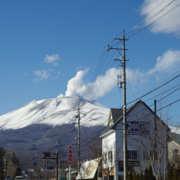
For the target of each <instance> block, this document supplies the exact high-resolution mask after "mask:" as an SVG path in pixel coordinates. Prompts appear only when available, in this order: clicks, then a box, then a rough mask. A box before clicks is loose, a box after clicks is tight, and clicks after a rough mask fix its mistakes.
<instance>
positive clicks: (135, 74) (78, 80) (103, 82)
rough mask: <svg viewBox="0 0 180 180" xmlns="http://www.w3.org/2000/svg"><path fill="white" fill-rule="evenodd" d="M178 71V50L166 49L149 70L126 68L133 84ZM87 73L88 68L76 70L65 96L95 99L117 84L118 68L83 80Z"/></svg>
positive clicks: (179, 55)
mask: <svg viewBox="0 0 180 180" xmlns="http://www.w3.org/2000/svg"><path fill="white" fill-rule="evenodd" d="M172 69H173V72H175V71H177V72H179V71H180V51H172V50H168V51H167V52H165V53H164V54H163V55H162V56H159V57H158V58H157V62H156V64H155V65H154V67H152V68H151V69H150V70H148V71H146V72H142V71H140V70H139V69H135V70H133V69H129V68H127V71H126V72H127V80H128V81H129V82H130V83H132V84H133V85H135V86H136V85H137V83H138V84H140V83H143V84H144V83H147V82H148V80H149V79H150V77H152V76H155V77H156V78H158V76H157V74H158V73H159V75H161V73H166V72H170V71H171V70H172ZM87 73H88V70H87V69H86V70H81V71H78V72H77V74H76V75H75V77H73V78H72V79H70V80H69V81H68V85H67V90H66V93H65V95H66V96H76V95H80V96H82V97H84V98H86V99H90V100H92V99H93V100H96V99H98V98H99V97H103V96H105V95H106V94H107V93H108V92H110V91H111V90H112V89H113V88H114V87H115V86H117V75H118V74H119V69H116V68H110V69H108V70H107V71H106V73H105V74H104V75H101V76H98V77H97V78H96V80H95V81H94V82H89V83H86V82H84V80H83V79H84V77H85V75H86V74H87Z"/></svg>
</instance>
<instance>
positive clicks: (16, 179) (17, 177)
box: [15, 176, 25, 180]
mask: <svg viewBox="0 0 180 180" xmlns="http://www.w3.org/2000/svg"><path fill="white" fill-rule="evenodd" d="M15 180H25V179H24V177H23V176H16V178H15Z"/></svg>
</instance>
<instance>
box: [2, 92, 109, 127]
mask: <svg viewBox="0 0 180 180" xmlns="http://www.w3.org/2000/svg"><path fill="white" fill-rule="evenodd" d="M78 107H80V111H81V125H82V126H85V127H92V126H106V125H107V119H108V115H109V109H108V108H105V107H103V106H102V105H100V104H98V103H96V102H94V101H88V100H85V99H83V98H81V97H78V96H63V97H60V96H58V97H57V98H52V99H45V100H40V101H35V100H34V101H32V102H30V103H28V104H26V105H24V106H22V107H20V108H19V109H16V110H14V111H12V112H9V113H7V114H4V115H2V116H0V129H1V130H7V129H20V128H24V127H27V126H30V125H33V124H46V125H51V126H53V127H54V126H61V125H65V124H71V123H74V122H76V118H75V117H76V116H77V113H78V111H77V109H78Z"/></svg>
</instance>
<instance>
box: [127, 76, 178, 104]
mask: <svg viewBox="0 0 180 180" xmlns="http://www.w3.org/2000/svg"><path fill="white" fill-rule="evenodd" d="M179 76H180V74H178V75H176V76H175V77H173V78H172V79H170V80H169V81H167V82H165V83H163V84H162V85H160V86H158V87H157V88H155V89H153V90H151V91H149V92H148V93H146V94H144V95H142V96H140V97H139V98H136V99H135V100H133V101H130V102H128V103H127V104H131V103H133V102H135V101H137V100H139V99H141V98H143V97H145V96H147V95H149V94H151V93H152V92H154V91H156V90H158V89H160V88H162V87H163V86H165V85H166V84H168V83H170V82H172V81H173V80H175V79H177V78H178V77H179Z"/></svg>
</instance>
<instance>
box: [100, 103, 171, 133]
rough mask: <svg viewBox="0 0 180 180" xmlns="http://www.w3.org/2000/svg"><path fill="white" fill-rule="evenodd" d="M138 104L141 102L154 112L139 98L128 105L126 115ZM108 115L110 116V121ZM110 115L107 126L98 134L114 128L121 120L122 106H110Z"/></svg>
mask: <svg viewBox="0 0 180 180" xmlns="http://www.w3.org/2000/svg"><path fill="white" fill-rule="evenodd" d="M138 104H143V105H144V106H145V107H146V108H147V109H148V110H149V111H150V112H151V113H152V114H154V112H153V111H152V109H151V108H150V107H149V106H148V105H147V104H146V103H145V102H143V101H141V100H139V101H137V102H136V103H134V104H133V105H132V106H130V107H129V108H127V109H126V115H128V114H129V113H130V112H131V111H132V110H133V109H134V108H135V107H136V106H137V105H138ZM110 116H112V117H111V118H112V119H111V122H112V123H110ZM110 116H109V122H108V126H107V127H106V128H105V129H104V131H103V132H102V133H101V134H100V136H101V135H102V134H104V133H106V132H107V131H109V130H110V129H114V128H115V127H116V125H117V124H118V123H119V122H121V121H122V120H123V109H122V108H121V109H113V108H112V109H111V110H110ZM157 118H158V119H160V118H159V117H158V116H157ZM162 122H163V121H162ZM163 124H164V125H165V126H166V127H167V128H168V130H169V127H168V126H167V125H166V124H165V123H164V122H163Z"/></svg>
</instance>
